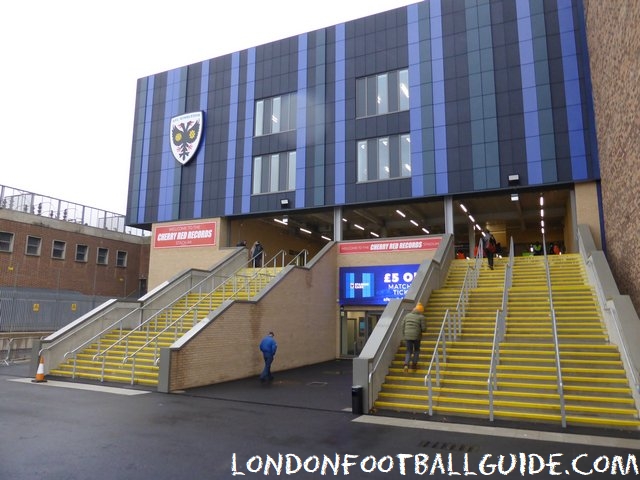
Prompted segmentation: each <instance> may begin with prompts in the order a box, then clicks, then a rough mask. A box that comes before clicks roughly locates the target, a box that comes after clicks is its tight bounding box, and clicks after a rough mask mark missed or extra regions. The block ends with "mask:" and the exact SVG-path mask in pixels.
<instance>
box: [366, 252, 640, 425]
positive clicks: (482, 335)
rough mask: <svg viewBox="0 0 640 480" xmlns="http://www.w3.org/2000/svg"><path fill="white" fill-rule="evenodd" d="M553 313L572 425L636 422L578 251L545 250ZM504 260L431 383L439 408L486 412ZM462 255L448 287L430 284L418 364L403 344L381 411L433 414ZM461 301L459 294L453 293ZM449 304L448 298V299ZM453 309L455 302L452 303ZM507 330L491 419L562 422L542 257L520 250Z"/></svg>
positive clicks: (473, 298)
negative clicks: (436, 363)
mask: <svg viewBox="0 0 640 480" xmlns="http://www.w3.org/2000/svg"><path fill="white" fill-rule="evenodd" d="M548 258H549V263H550V275H551V283H552V300H553V306H554V309H555V313H556V322H557V334H558V343H559V351H560V365H561V370H560V371H561V377H562V382H563V390H562V391H563V393H564V402H565V414H566V424H567V425H568V426H569V425H573V426H590V427H601V428H617V429H638V428H640V420H638V411H637V409H636V407H635V402H634V400H633V397H632V392H631V389H630V386H629V384H628V381H627V378H626V375H625V371H624V368H623V365H622V362H621V359H620V355H619V353H618V350H617V347H616V346H615V345H612V344H610V343H609V341H608V335H607V332H606V329H605V327H604V324H603V322H602V319H601V316H600V310H599V307H598V301H597V298H596V295H595V292H594V291H593V289H592V288H591V287H590V286H589V285H588V284H587V281H586V275H585V270H584V265H583V263H582V259H581V257H580V256H579V255H560V256H549V257H548ZM506 263H507V259H496V261H495V269H494V270H489V269H487V268H486V265H485V266H484V267H483V269H482V273H481V275H480V277H479V280H478V287H477V288H475V289H473V291H472V292H471V294H470V298H469V305H468V307H467V310H466V315H465V317H464V318H463V321H462V335H461V336H459V337H458V339H457V341H455V342H453V343H451V342H450V343H448V344H447V347H446V353H447V356H446V363H444V364H441V365H440V368H441V372H440V378H441V380H440V384H439V386H434V387H433V410H432V411H433V413H434V414H437V415H445V416H465V417H474V418H483V419H489V418H490V410H489V389H488V378H489V370H490V364H491V354H492V346H493V336H494V327H495V320H496V310H497V309H499V308H500V306H501V302H502V293H503V285H504V273H505V266H506ZM463 267H465V268H466V261H465V260H456V261H454V262H453V266H452V268H451V272H450V274H449V279H448V281H447V284H446V285H445V286H444V288H442V289H440V290H438V291H435V292H433V294H432V296H431V299H430V300H429V302H428V304H427V306H426V311H427V312H428V313H427V315H428V317H427V320H428V322H429V328H428V332H427V334H426V335H425V337H423V341H422V349H421V358H420V360H421V361H420V363H419V366H418V369H417V370H415V371H412V370H410V371H409V372H407V373H404V372H403V370H402V365H403V358H404V352H405V350H404V346H401V347H400V349H399V350H398V352H397V354H396V356H395V358H394V360H393V362H392V364H391V365H390V368H389V373H388V376H387V378H386V381H385V384H384V385H383V387H382V390H381V392H380V393H379V396H378V398H377V400H376V402H375V403H374V408H375V409H376V411H378V412H381V413H382V412H384V411H385V410H392V411H396V412H413V413H428V401H429V399H428V391H427V387H426V386H425V375H426V374H427V369H428V368H429V362H430V361H431V358H432V353H433V349H434V347H435V340H436V338H437V335H438V333H439V329H440V326H441V323H442V318H443V306H444V302H443V300H442V299H443V298H453V297H455V293H454V290H455V287H456V286H457V288H458V295H459V291H460V290H459V288H460V286H459V284H458V283H460V284H461V282H457V279H458V278H459V276H460V270H461V269H462V268H463ZM456 301H457V299H456ZM448 305H449V308H452V307H451V306H450V305H451V302H449V303H448ZM453 308H455V306H454V307H453ZM507 311H508V316H507V318H506V332H505V336H504V340H503V342H501V343H500V347H499V349H500V350H499V351H500V357H499V364H498V365H497V390H495V391H494V397H493V415H494V419H501V420H513V421H527V422H542V423H550V424H555V425H559V424H561V418H562V417H561V406H560V393H559V389H558V374H557V368H556V356H555V345H554V342H553V327H552V320H551V308H550V302H549V294H548V288H547V284H546V270H545V266H544V257H518V258H516V259H515V263H514V267H513V277H512V286H511V289H510V290H509V296H508V310H507Z"/></svg>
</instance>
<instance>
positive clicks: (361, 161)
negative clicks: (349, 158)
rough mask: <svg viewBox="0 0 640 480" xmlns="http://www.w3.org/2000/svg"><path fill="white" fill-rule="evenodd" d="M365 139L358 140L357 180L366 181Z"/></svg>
mask: <svg viewBox="0 0 640 480" xmlns="http://www.w3.org/2000/svg"><path fill="white" fill-rule="evenodd" d="M367 156H368V155H367V141H366V140H362V141H360V142H358V181H359V182H366V181H367V180H368V171H367Z"/></svg>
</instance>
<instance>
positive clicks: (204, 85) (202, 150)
mask: <svg viewBox="0 0 640 480" xmlns="http://www.w3.org/2000/svg"><path fill="white" fill-rule="evenodd" d="M209 65H210V62H202V73H201V78H200V110H202V111H203V112H205V114H204V122H203V123H204V129H203V131H202V139H201V140H200V147H199V150H198V154H197V156H196V158H195V159H194V160H193V161H194V162H196V185H195V187H196V188H195V192H194V198H193V217H194V218H200V217H202V196H203V191H204V161H205V158H206V157H207V150H206V146H207V137H206V132H207V129H206V126H207V123H208V120H209V119H208V116H207V113H206V112H207V104H208V102H209Z"/></svg>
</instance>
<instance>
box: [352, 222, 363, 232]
mask: <svg viewBox="0 0 640 480" xmlns="http://www.w3.org/2000/svg"><path fill="white" fill-rule="evenodd" d="M353 226H354V227H356V228H359V229H360V230H362V231H363V232H364V227H361V226H360V225H358V224H357V223H354V224H353Z"/></svg>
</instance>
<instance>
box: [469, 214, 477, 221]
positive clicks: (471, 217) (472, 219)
mask: <svg viewBox="0 0 640 480" xmlns="http://www.w3.org/2000/svg"><path fill="white" fill-rule="evenodd" d="M469 220H471V223H476V219H475V218H473V216H472V215H469Z"/></svg>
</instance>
